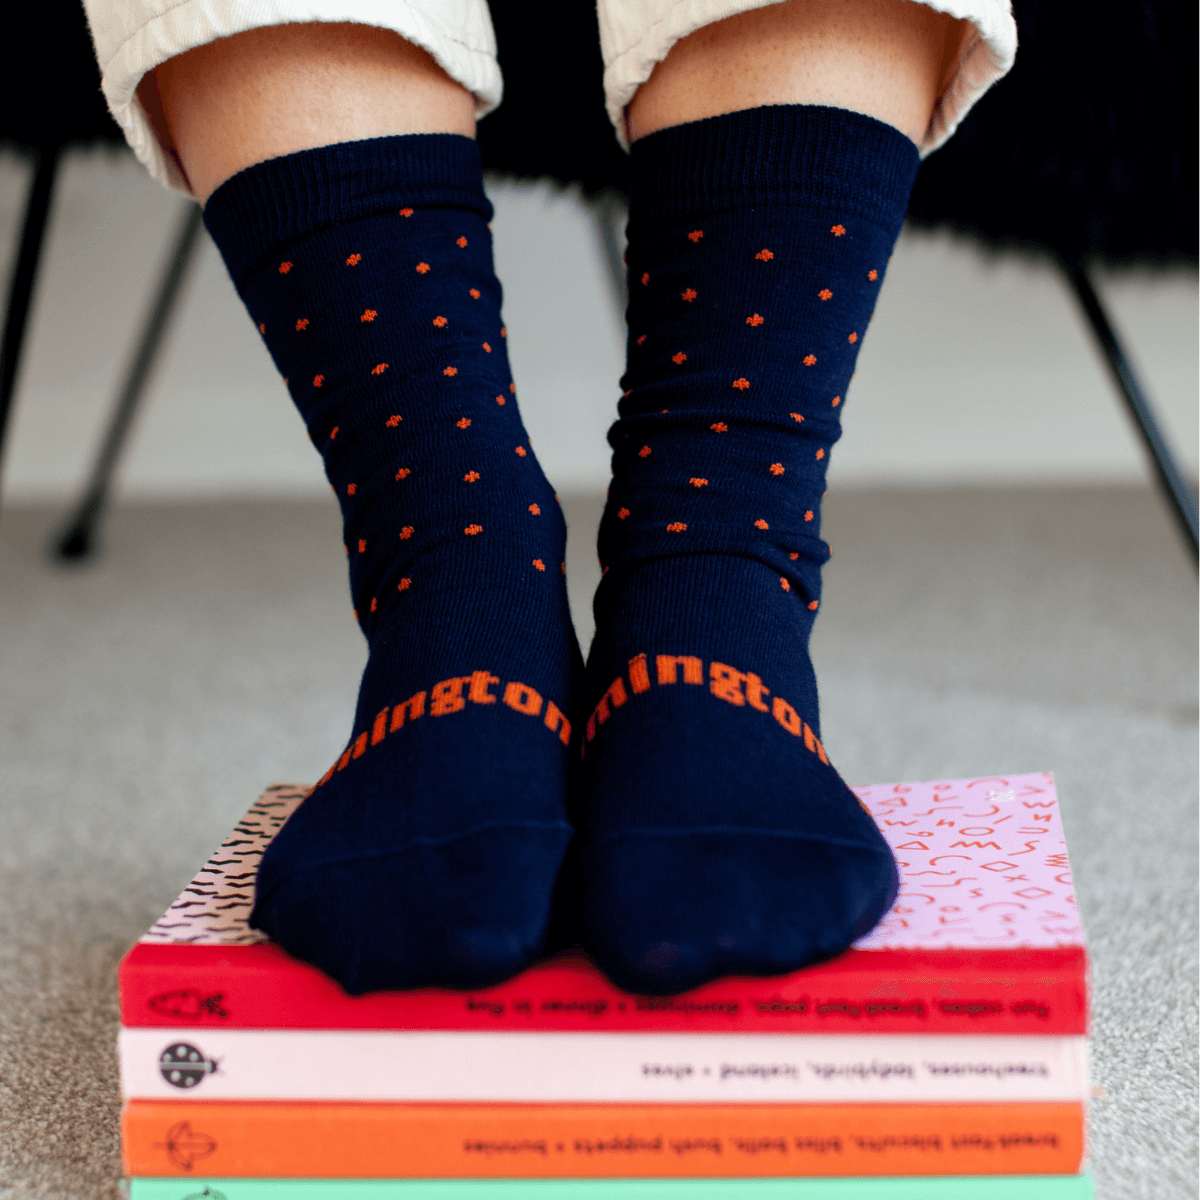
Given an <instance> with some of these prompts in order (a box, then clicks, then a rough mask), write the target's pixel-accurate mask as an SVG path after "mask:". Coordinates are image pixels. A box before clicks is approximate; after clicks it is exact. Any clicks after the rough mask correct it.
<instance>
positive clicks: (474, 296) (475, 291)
mask: <svg viewBox="0 0 1200 1200" xmlns="http://www.w3.org/2000/svg"><path fill="white" fill-rule="evenodd" d="M468 295H469V296H470V297H471V299H472V300H478V299H479V289H478V288H471V290H470V292H469V293H468Z"/></svg>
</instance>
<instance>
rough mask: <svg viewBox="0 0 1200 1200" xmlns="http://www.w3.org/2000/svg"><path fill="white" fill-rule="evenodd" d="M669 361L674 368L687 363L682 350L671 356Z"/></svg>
mask: <svg viewBox="0 0 1200 1200" xmlns="http://www.w3.org/2000/svg"><path fill="white" fill-rule="evenodd" d="M671 361H672V362H673V363H675V365H676V366H678V365H679V364H680V363H685V362H687V355H686V354H684V352H683V351H682V350H680V351H679V353H678V354H672V355H671Z"/></svg>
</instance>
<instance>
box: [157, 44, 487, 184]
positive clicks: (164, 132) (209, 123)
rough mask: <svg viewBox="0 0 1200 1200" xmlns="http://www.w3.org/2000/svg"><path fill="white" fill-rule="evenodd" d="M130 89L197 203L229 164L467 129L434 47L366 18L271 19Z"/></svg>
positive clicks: (467, 102) (465, 96)
mask: <svg viewBox="0 0 1200 1200" xmlns="http://www.w3.org/2000/svg"><path fill="white" fill-rule="evenodd" d="M138 98H139V99H140V100H141V102H142V105H143V107H144V108H145V109H146V112H147V114H148V115H149V116H150V118H151V121H152V123H153V124H154V126H155V131H156V132H157V133H158V135H159V138H160V140H161V141H162V142H163V144H164V145H165V146H167V147H169V148H173V149H174V151H175V153H176V154H177V156H178V158H179V161H180V163H181V165H182V167H183V170H184V174H185V175H186V176H187V179H188V182H189V183H190V184H191V186H192V190H193V192H194V193H195V194H196V198H197V199H198V200H199V201H200V202H201V204H203V203H205V202H206V201H207V200H208V197H209V196H210V195H212V193H213V192H214V191H215V190H216V188H217V187H219V186H220V184H222V183H224V182H225V180H226V179H228V178H229V177H230V176H231V175H234V174H236V173H237V172H238V171H241V170H244V169H245V168H246V167H249V166H253V165H254V164H255V163H259V162H265V161H266V160H267V159H269V158H277V157H279V156H280V155H283V154H293V153H295V152H296V151H299V150H308V149H311V148H312V147H314V146H329V145H333V144H335V143H337V142H348V141H357V140H359V139H362V138H374V137H388V136H392V135H396V134H406V133H459V134H463V135H464V136H466V137H474V136H475V100H474V97H472V95H471V94H470V92H468V91H467V90H466V89H465V88H463V87H462V86H461V85H460V84H458V83H455V82H454V80H452V79H451V78H450V77H449V76H448V75H447V74H446V72H445V71H443V70H442V68H441V67H440V66H438V64H437V63H436V62H435V61H434V59H433V58H432V56H431V55H429V54H428V53H426V52H425V51H424V50H422V49H420V48H419V47H417V46H414V45H412V43H411V42H406V41H405V40H404V39H403V38H402V37H400V36H399V35H398V34H396V33H393V32H391V31H390V30H386V29H376V28H374V27H373V26H368V25H351V24H327V23H319V24H311V25H273V26H268V27H266V28H262V29H254V30H250V31H248V32H246V33H239V34H236V35H235V36H234V37H229V38H222V39H221V40H220V41H216V42H210V43H209V44H208V45H205V46H198V47H197V48H196V49H195V50H189V51H188V52H187V53H186V54H181V55H179V56H178V57H176V58H172V59H170V60H169V61H167V62H165V63H163V64H162V66H160V67H159V68H158V69H157V70H156V71H155V72H153V73H152V74H150V75H147V76H146V78H145V79H143V81H142V84H141V86H140V87H139V88H138Z"/></svg>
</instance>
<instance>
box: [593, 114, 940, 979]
mask: <svg viewBox="0 0 1200 1200" xmlns="http://www.w3.org/2000/svg"><path fill="white" fill-rule="evenodd" d="M916 165H917V154H916V149H915V147H914V146H913V144H912V143H911V142H910V141H909V140H908V139H907V138H905V137H903V136H902V135H901V134H899V133H898V132H897V131H896V130H894V129H892V128H890V127H889V126H886V125H883V124H881V123H880V122H878V121H874V120H872V119H871V118H868V117H863V116H859V115H857V114H854V113H849V112H843V111H840V110H836V109H825V108H812V107H801V106H779V107H776V108H763V109H756V110H750V111H747V112H742V113H733V114H730V115H728V116H723V117H716V118H711V119H708V120H704V121H697V122H695V123H692V124H689V125H683V126H678V127H675V128H673V129H668V130H665V131H663V132H660V133H657V134H654V135H652V136H650V137H647V138H644V139H642V140H641V141H640V142H638V143H636V144H635V146H634V148H633V177H634V183H633V193H632V199H631V206H630V224H629V255H628V260H629V268H630V296H631V299H630V308H629V325H630V332H629V367H628V370H627V373H626V376H625V379H624V381H623V383H622V386H623V387H624V388H625V389H626V391H625V395H624V398H623V400H622V401H621V404H620V415H621V419H620V420H619V421H618V422H617V423H616V425H614V426H613V428H612V430H611V432H610V434H609V440H610V442H611V444H612V446H613V450H614V454H613V475H614V478H613V485H612V488H611V491H610V496H609V501H608V505H607V508H606V510H605V515H604V520H603V523H602V525H601V531H600V557H601V562H602V564H603V567H604V578H603V580H602V582H601V584H600V588H599V591H598V592H597V596H596V603H595V610H596V630H597V632H596V640H595V642H594V643H593V647H592V651H591V654H590V656H589V660H588V667H587V672H586V676H585V685H584V689H583V691H584V698H585V701H586V702H587V703H588V705H589V707H588V708H585V709H582V710H580V718H581V721H582V722H583V728H582V729H581V730H579V738H580V751H581V755H582V761H581V763H580V764H579V770H580V800H579V816H578V824H579V827H580V850H579V854H580V863H581V870H582V884H581V886H582V894H583V901H582V907H583V922H584V927H585V930H586V939H587V945H588V946H589V948H590V950H591V951H592V953H593V955H594V957H595V958H596V960H597V961H598V962H599V963H600V965H601V966H602V967H603V968H604V969H605V970H606V971H607V972H608V974H609V975H611V976H612V978H613V979H614V980H615V981H616V982H617V983H619V984H621V985H623V986H626V987H629V988H633V989H637V990H642V991H652V992H672V991H678V990H681V989H683V988H686V987H690V986H693V985H696V984H699V983H702V982H704V981H705V980H707V979H711V978H713V977H715V976H718V975H721V974H727V973H733V972H739V973H749V974H775V973H779V972H783V971H787V970H790V969H793V968H796V967H799V966H802V965H803V964H804V963H806V962H809V961H813V960H815V959H819V958H824V957H828V956H830V955H833V954H836V953H838V952H839V951H841V950H842V949H844V948H845V947H846V946H847V945H848V944H849V943H850V942H851V941H852V940H853V939H854V938H855V937H857V936H859V935H861V934H863V933H865V932H867V931H868V930H869V929H870V928H871V927H872V926H873V925H874V924H875V923H876V922H877V921H878V920H879V918H880V917H881V916H882V915H883V914H884V913H885V912H886V911H887V909H888V907H889V906H890V904H891V903H892V900H893V898H894V895H895V891H896V885H897V875H896V867H895V864H894V861H893V859H892V856H891V853H890V851H889V850H888V848H887V846H886V844H885V843H884V841H883V839H882V837H881V836H880V834H879V832H878V830H877V829H876V827H875V824H874V822H873V821H872V820H871V819H870V818H869V817H868V816H867V815H866V814H865V813H864V812H863V810H862V809H861V807H860V806H859V804H858V803H857V801H856V799H855V797H854V794H853V793H852V792H851V791H850V790H849V788H847V787H846V785H845V784H844V783H843V782H842V780H841V779H840V778H839V776H838V774H837V772H836V771H835V770H834V769H833V767H832V766H831V765H830V763H829V761H828V756H827V755H826V753H825V750H824V747H823V746H822V744H821V742H820V740H819V732H818V731H819V720H818V712H817V689H816V680H815V677H814V674H813V669H812V664H811V661H810V659H809V656H808V637H809V633H810V630H811V628H812V622H813V620H814V618H815V616H816V612H817V608H818V605H819V600H820V569H821V566H822V564H823V563H824V562H825V561H826V559H827V558H828V548H827V547H826V545H825V543H824V542H822V541H821V539H820V537H819V532H818V531H819V529H820V502H821V498H822V496H823V495H824V491H825V470H826V467H827V465H828V460H829V451H830V448H831V447H832V444H833V442H834V441H836V439H837V437H838V436H839V432H840V430H839V417H840V414H841V407H842V402H843V398H844V397H845V394H846V386H847V384H848V383H849V379H850V375H851V373H852V371H853V366H854V361H855V358H856V356H857V352H858V347H859V345H860V344H861V339H862V335H863V333H864V331H865V329H866V325H867V322H868V320H869V319H870V316H871V311H872V309H873V307H874V302H875V297H876V295H877V293H878V288H879V285H880V282H881V280H882V276H883V273H884V268H885V267H886V265H887V261H888V257H889V255H890V253H891V248H892V244H893V242H894V240H895V237H896V234H897V232H898V231H899V226H900V222H901V220H902V218H903V215H904V208H905V204H906V201H907V196H908V191H909V188H910V186H911V182H912V178H913V175H914V173H915V170H916Z"/></svg>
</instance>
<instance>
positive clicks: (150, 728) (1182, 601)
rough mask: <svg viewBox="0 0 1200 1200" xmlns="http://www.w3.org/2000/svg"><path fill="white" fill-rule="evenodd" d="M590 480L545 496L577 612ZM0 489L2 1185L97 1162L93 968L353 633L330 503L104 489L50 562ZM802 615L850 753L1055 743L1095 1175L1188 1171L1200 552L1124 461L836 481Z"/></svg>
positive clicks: (269, 765)
mask: <svg viewBox="0 0 1200 1200" xmlns="http://www.w3.org/2000/svg"><path fill="white" fill-rule="evenodd" d="M598 505H599V501H598V500H597V499H595V498H575V499H571V500H568V502H567V509H568V515H569V517H570V519H571V523H572V529H573V530H574V534H573V538H572V545H571V557H570V568H571V572H572V581H573V585H574V587H575V589H576V591H575V594H574V597H573V600H574V608H575V612H576V617H577V620H578V622H579V625H580V628H581V632H584V633H585V634H588V635H590V626H591V623H590V618H589V615H588V610H587V602H586V596H587V594H588V592H589V591H590V588H591V586H592V585H593V584H594V580H595V578H596V576H597V575H598V571H597V568H596V566H595V557H594V554H593V552H592V545H593V532H592V530H593V528H594V525H595V521H596V517H597V512H598ZM49 529H50V521H49V514H48V513H47V512H45V511H41V510H25V511H12V512H8V513H4V514H0V680H2V685H0V865H2V870H3V883H2V885H0V1196H2V1197H4V1198H5V1200H9V1198H12V1200H18V1198H19V1200H49V1198H54V1200H58V1198H59V1197H63V1198H67V1197H70V1198H74V1197H80V1198H83V1197H86V1198H88V1200H94V1198H104V1200H108V1198H110V1197H114V1196H116V1194H117V1180H118V1177H119V1174H120V1162H119V1147H118V1136H117V1118H118V1109H119V1102H118V1095H117V1084H116V1064H115V1056H114V1037H115V1031H116V1021H117V1010H116V1002H115V1001H116V996H115V983H114V969H115V966H116V963H117V961H118V959H119V957H120V955H121V953H122V952H123V951H124V949H125V948H126V947H127V946H128V945H129V944H130V943H131V942H132V941H133V940H134V939H135V938H136V937H137V936H138V934H139V933H140V932H141V931H142V930H143V929H144V928H145V927H146V926H147V925H149V924H150V923H151V922H152V921H153V920H154V919H155V918H156V917H157V916H158V915H159V914H160V913H161V911H162V910H163V909H164V908H165V907H166V905H167V904H168V903H169V902H170V901H171V900H172V899H173V898H174V896H175V895H176V894H177V892H178V890H179V888H180V887H181V885H182V884H183V883H184V882H186V880H187V879H188V878H189V877H190V876H191V874H192V872H193V871H194V869H195V868H196V866H197V865H198V864H199V863H200V862H202V861H203V859H204V858H205V857H206V856H207V854H208V853H209V851H210V850H211V849H212V847H213V846H214V845H215V844H216V843H217V842H218V841H219V840H220V838H221V837H222V835H223V834H224V833H225V832H226V830H227V828H228V826H229V825H230V824H231V822H232V821H233V820H234V819H235V818H236V817H237V816H239V815H240V813H241V812H242V811H243V809H244V808H245V807H246V806H247V804H248V803H249V801H250V800H251V799H253V797H254V796H255V795H256V794H257V793H258V791H259V790H260V789H261V788H262V787H263V786H264V785H265V784H267V783H269V782H271V781H273V780H312V779H314V778H316V777H317V776H318V775H319V774H320V773H321V772H322V771H323V770H324V769H325V767H326V766H327V765H328V763H329V762H330V761H331V759H332V756H333V755H334V754H335V752H336V751H337V750H339V749H340V747H341V743H342V739H343V738H344V737H345V735H346V733H347V732H348V729H347V726H346V721H347V719H348V714H349V711H350V709H351V705H352V703H353V699H354V692H355V685H356V680H357V674H358V671H359V669H360V667H361V663H362V661H363V657H364V654H363V646H362V642H361V639H360V637H359V635H358V633H357V630H356V629H355V627H354V626H353V624H352V621H351V618H350V611H349V609H350V605H349V600H348V597H347V593H346V588H345V582H344V562H343V558H342V551H341V544H340V537H339V536H338V534H339V531H338V525H337V515H336V511H335V509H334V507H333V504H332V501H330V502H328V503H304V504H299V503H297V504H286V503H253V504H251V503H240V504H237V503H221V504H216V503H214V504H208V505H198V504H197V505H179V506H157V507H156V506H135V507H127V508H123V509H120V510H118V511H117V512H116V513H115V514H114V516H113V518H112V520H111V522H110V525H109V529H108V533H107V537H106V549H105V554H104V557H103V558H102V559H101V560H100V561H99V562H98V563H97V564H96V565H95V566H92V567H88V568H85V569H81V570H72V571H63V570H60V569H58V568H56V567H53V566H51V565H50V564H49V563H48V562H47V561H46V559H45V557H44V556H43V550H42V548H43V543H44V539H45V537H46V535H47V533H48V531H49ZM826 531H827V535H828V536H829V538H830V540H831V541H832V543H833V545H834V547H835V551H836V555H835V557H834V560H833V562H832V563H831V564H830V567H829V568H828V573H827V581H828V585H827V590H826V594H825V600H824V603H823V605H822V616H821V620H820V621H819V622H818V623H817V635H816V638H815V656H816V659H817V666H818V672H819V675H820V678H821V680H822V689H823V705H824V710H823V726H824V734H825V740H826V744H827V746H828V747H829V749H830V751H831V753H832V754H833V756H834V759H835V761H836V762H837V763H838V764H839V765H840V767H841V769H842V771H843V773H844V774H845V775H846V777H847V778H848V779H849V780H850V781H851V782H855V783H868V782H883V781H890V780H902V779H931V778H935V777H942V778H946V777H954V776H959V775H983V774H996V773H1004V772H1018V771H1034V770H1043V769H1052V770H1054V771H1055V772H1056V773H1057V778H1058V785H1059V793H1060V796H1061V798H1062V803H1063V809H1064V814H1065V820H1066V825H1067V835H1068V840H1069V844H1070V848H1071V852H1072V857H1073V860H1074V870H1075V878H1076V882H1077V886H1078V889H1079V896H1080V900H1081V906H1082V910H1083V915H1084V920H1085V923H1086V927H1087V931H1088V935H1089V938H1090V942H1091V946H1092V951H1093V956H1094V960H1095V994H1094V1001H1095V1025H1094V1057H1093V1067H1094V1076H1095V1083H1096V1084H1097V1085H1098V1087H1100V1088H1101V1089H1102V1096H1101V1098H1100V1099H1098V1100H1097V1102H1096V1103H1095V1106H1094V1109H1093V1122H1092V1141H1091V1146H1092V1157H1093V1164H1094V1169H1095V1172H1096V1176H1097V1182H1098V1195H1099V1197H1100V1200H1141V1198H1143V1197H1144V1198H1146V1200H1151V1198H1153V1200H1177V1198H1182V1197H1192V1196H1195V1195H1196V1194H1197V1191H1196V1170H1197V1154H1196V1066H1197V1062H1196V1019H1195V1018H1196V1003H1195V1002H1196V976H1197V970H1196V968H1197V961H1196V958H1197V955H1196V946H1197V905H1196V895H1197V890H1196V875H1197V872H1196V844H1197V826H1196V812H1197V804H1196V799H1197V777H1196V762H1197V744H1196V733H1197V707H1196V699H1197V697H1196V649H1197V647H1196V583H1195V577H1194V574H1193V572H1192V570H1191V568H1190V566H1189V564H1188V562H1187V560H1186V558H1185V556H1184V554H1183V552H1182V551H1181V549H1180V547H1179V545H1178V544H1177V541H1176V535H1175V533H1174V530H1173V529H1172V528H1171V527H1170V526H1169V525H1168V523H1167V521H1166V518H1165V517H1164V516H1163V514H1162V512H1161V510H1160V507H1159V505H1158V502H1157V500H1156V499H1155V498H1154V497H1153V496H1151V495H1150V494H1149V493H1148V492H1146V491H1141V490H1135V489H1107V490H1104V489H1072V490H1063V491H1050V490H1047V491H1041V492H1024V493H1021V492H1016V491H1011V492H997V491H943V492H924V493H913V492H880V491H877V492H871V491H843V492H841V493H840V494H838V493H835V494H833V495H831V496H830V497H829V501H828V520H827V526H826Z"/></svg>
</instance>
